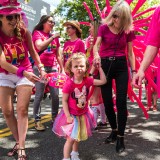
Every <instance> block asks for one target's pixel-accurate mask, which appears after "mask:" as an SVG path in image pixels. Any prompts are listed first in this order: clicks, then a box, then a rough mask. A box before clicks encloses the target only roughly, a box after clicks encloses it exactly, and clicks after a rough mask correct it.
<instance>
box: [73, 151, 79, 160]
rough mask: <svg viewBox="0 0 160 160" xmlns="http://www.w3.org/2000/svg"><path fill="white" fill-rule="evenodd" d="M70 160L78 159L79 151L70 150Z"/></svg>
mask: <svg viewBox="0 0 160 160" xmlns="http://www.w3.org/2000/svg"><path fill="white" fill-rule="evenodd" d="M71 160H80V159H79V153H78V152H75V151H72V152H71Z"/></svg>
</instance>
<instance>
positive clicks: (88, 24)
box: [79, 22, 90, 26]
mask: <svg viewBox="0 0 160 160" xmlns="http://www.w3.org/2000/svg"><path fill="white" fill-rule="evenodd" d="M79 23H80V24H83V25H86V26H90V23H89V22H79Z"/></svg>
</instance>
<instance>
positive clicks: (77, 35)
mask: <svg viewBox="0 0 160 160" xmlns="http://www.w3.org/2000/svg"><path fill="white" fill-rule="evenodd" d="M63 25H64V26H65V27H66V32H67V35H68V36H69V38H70V39H69V40H68V41H66V42H65V43H64V46H63V61H64V66H65V63H66V62H67V60H68V58H69V57H70V56H71V55H72V54H73V53H77V52H82V53H85V45H84V43H83V41H82V40H81V34H82V30H81V29H80V24H79V22H77V21H68V22H65V23H64V24H63Z"/></svg>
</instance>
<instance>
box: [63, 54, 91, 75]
mask: <svg viewBox="0 0 160 160" xmlns="http://www.w3.org/2000/svg"><path fill="white" fill-rule="evenodd" d="M82 58H84V59H85V61H86V73H85V76H87V72H88V69H89V62H88V59H87V57H86V55H85V54H84V53H82V52H78V53H73V55H72V56H71V57H70V58H69V59H68V61H67V62H66V65H65V72H66V73H67V74H68V75H69V76H70V77H73V75H74V74H73V72H72V71H71V68H72V62H73V61H74V60H77V59H82Z"/></svg>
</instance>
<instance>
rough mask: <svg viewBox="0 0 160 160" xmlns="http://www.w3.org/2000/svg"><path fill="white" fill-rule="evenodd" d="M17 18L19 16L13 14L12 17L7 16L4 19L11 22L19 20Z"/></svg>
mask: <svg viewBox="0 0 160 160" xmlns="http://www.w3.org/2000/svg"><path fill="white" fill-rule="evenodd" d="M19 17H20V15H19V14H14V15H7V16H6V19H7V20H8V21H12V20H13V19H16V20H17V19H19Z"/></svg>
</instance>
